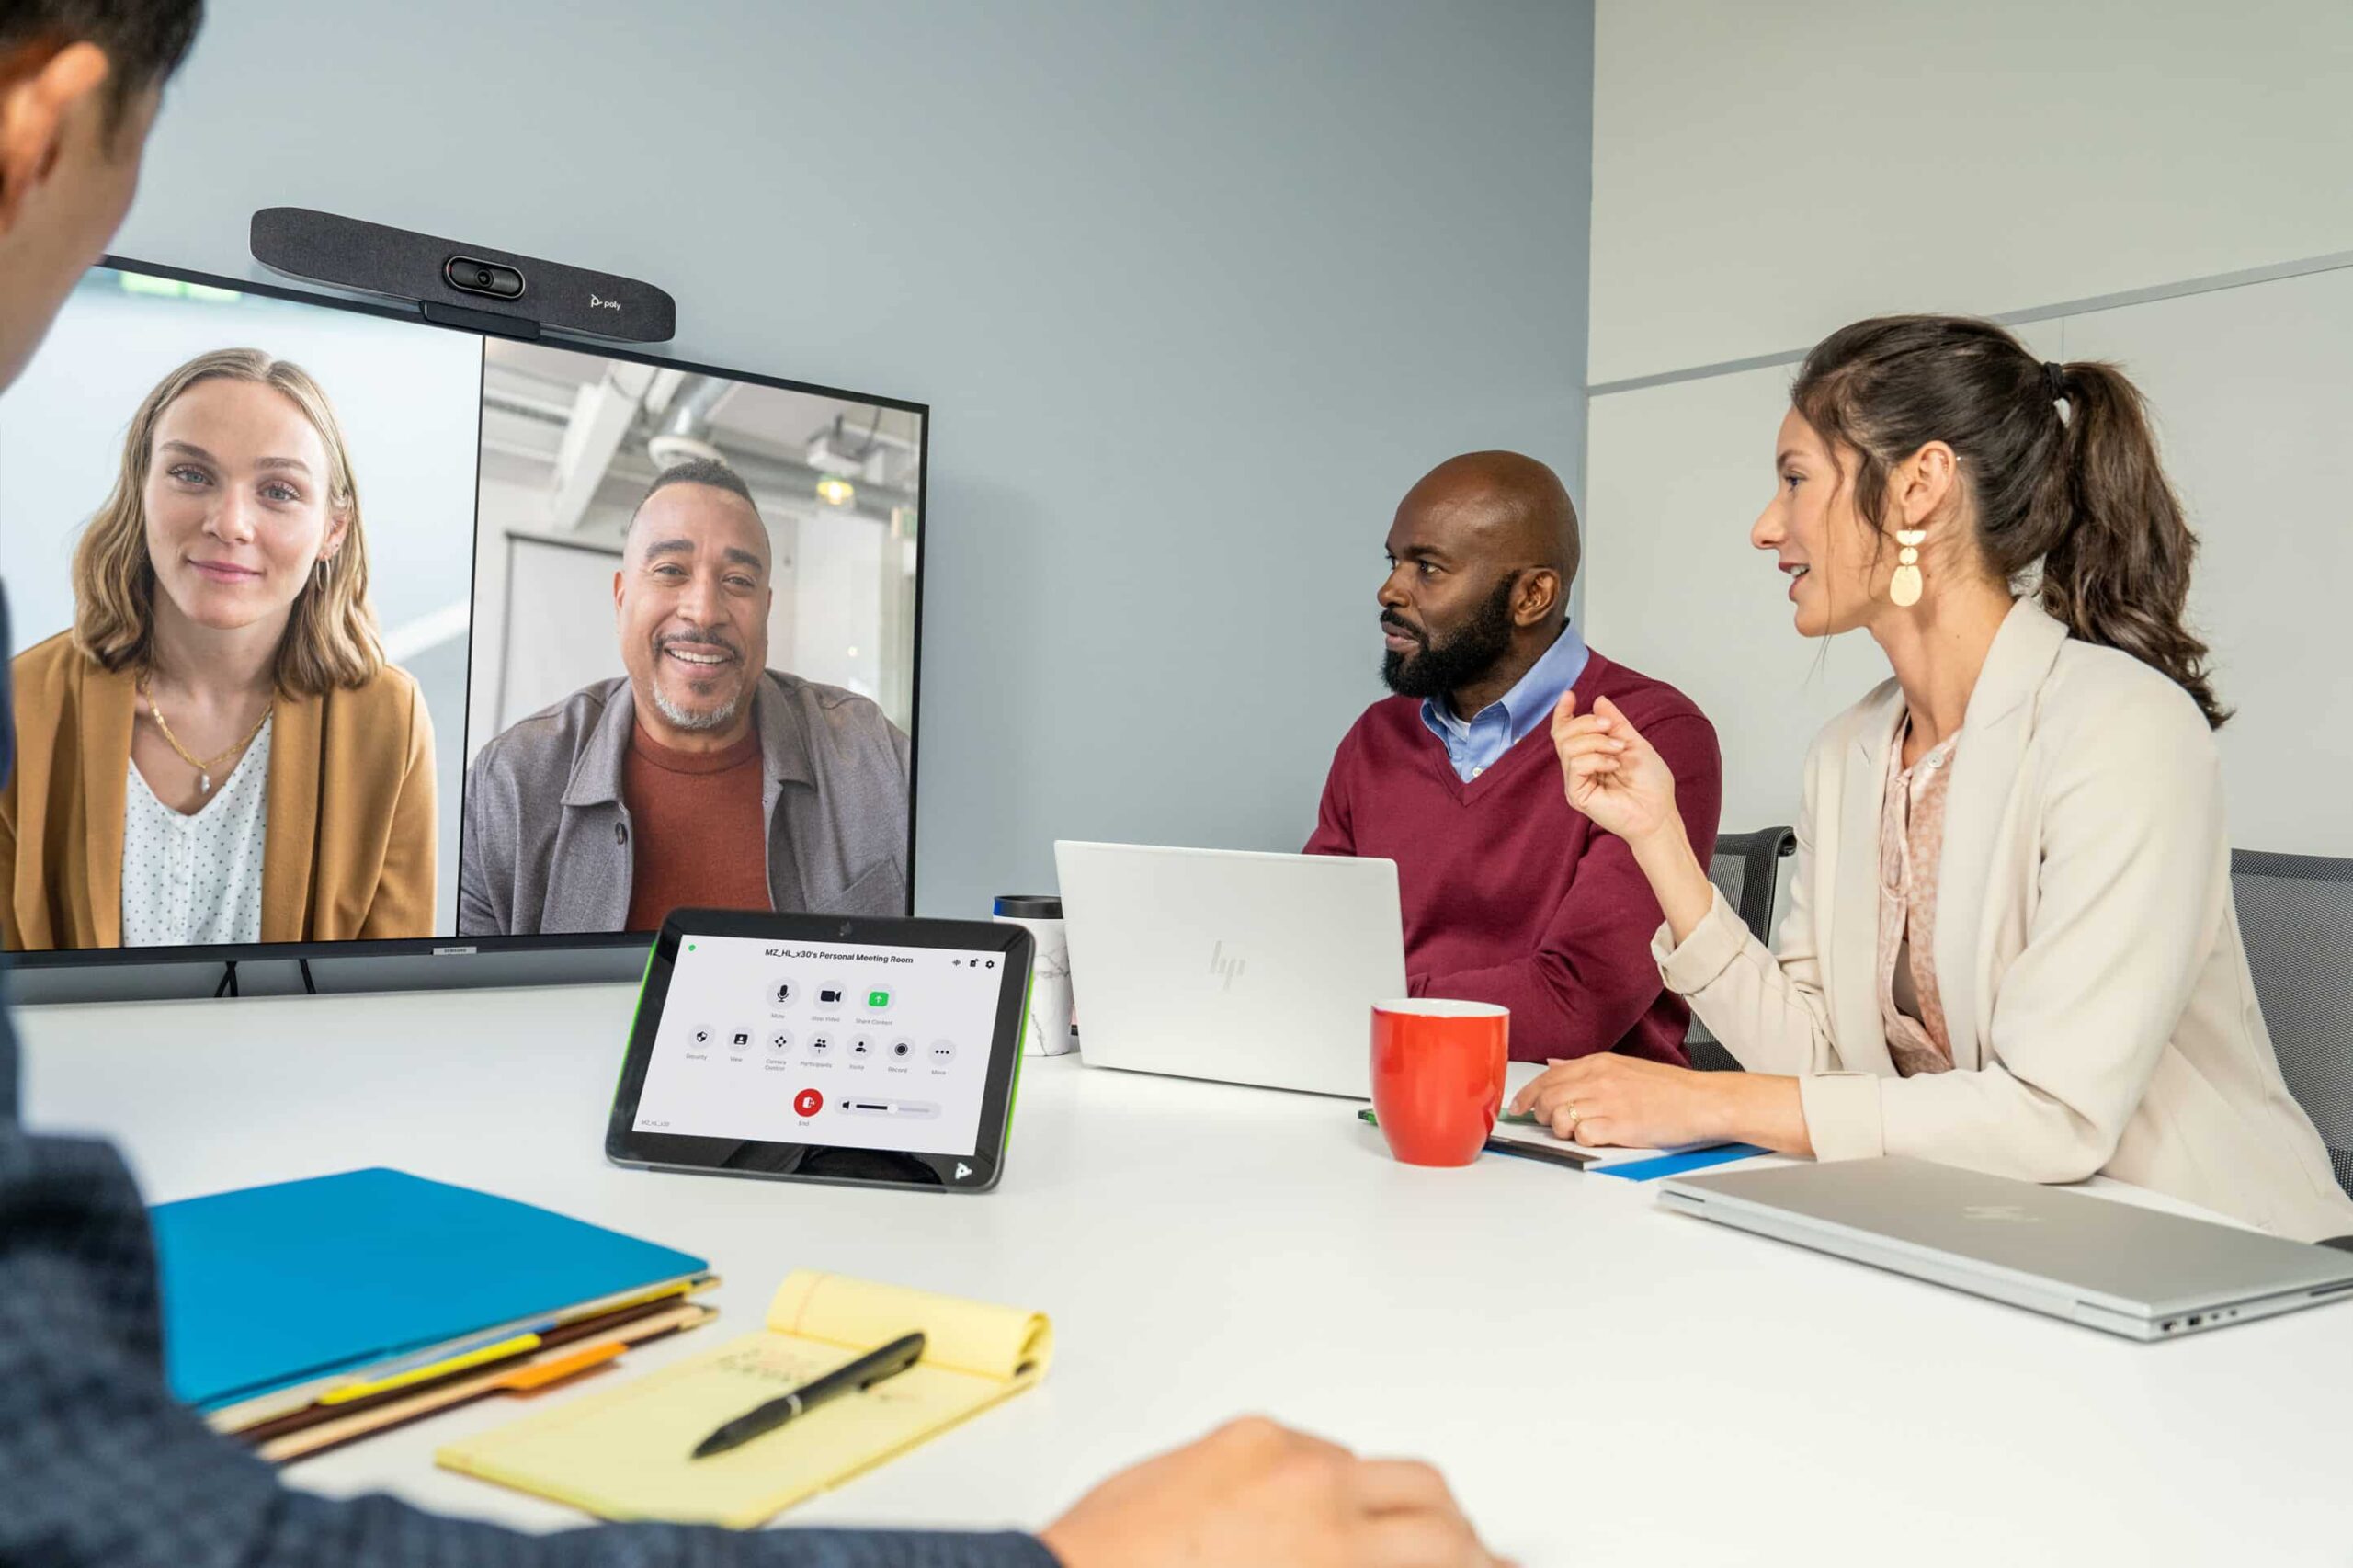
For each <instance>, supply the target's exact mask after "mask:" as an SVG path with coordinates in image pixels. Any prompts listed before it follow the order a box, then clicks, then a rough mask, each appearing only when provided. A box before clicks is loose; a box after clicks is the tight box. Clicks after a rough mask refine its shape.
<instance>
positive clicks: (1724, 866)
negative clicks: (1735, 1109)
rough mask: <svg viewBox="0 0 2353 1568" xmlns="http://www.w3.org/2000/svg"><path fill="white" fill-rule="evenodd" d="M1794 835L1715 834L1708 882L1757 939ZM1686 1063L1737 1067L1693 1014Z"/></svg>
mask: <svg viewBox="0 0 2353 1568" xmlns="http://www.w3.org/2000/svg"><path fill="white" fill-rule="evenodd" d="M1797 849H1798V835H1796V834H1794V833H1792V832H1790V830H1789V829H1788V828H1786V827H1768V828H1760V829H1758V830H1757V831H1756V832H1755V833H1731V834H1720V835H1717V838H1716V852H1715V854H1714V855H1712V856H1711V857H1710V858H1709V859H1708V880H1709V881H1711V882H1713V883H1715V884H1716V887H1717V888H1718V889H1719V890H1720V891H1721V892H1722V893H1723V895H1724V902H1725V903H1728V904H1731V905H1732V907H1733V911H1734V912H1735V913H1737V914H1738V915H1739V916H1740V920H1741V924H1742V925H1744V926H1747V927H1748V928H1749V930H1751V931H1752V932H1754V933H1756V939H1757V940H1758V941H1760V942H1765V943H1770V942H1771V941H1772V939H1773V932H1772V926H1773V892H1774V888H1775V885H1776V884H1777V883H1778V881H1779V879H1780V870H1781V862H1782V860H1783V859H1785V858H1788V857H1789V856H1791V855H1794V854H1796V853H1797ZM1683 1051H1684V1054H1685V1055H1687V1056H1688V1057H1690V1058H1691V1065H1692V1066H1694V1067H1704V1068H1707V1069H1709V1070H1710V1071H1711V1072H1732V1073H1737V1072H1739V1071H1740V1063H1739V1062H1735V1061H1733V1055H1732V1052H1731V1051H1726V1050H1725V1049H1724V1048H1723V1047H1722V1046H1721V1045H1718V1044H1717V1043H1716V1040H1715V1037H1714V1036H1713V1035H1711V1034H1710V1033H1709V1032H1708V1027H1707V1026H1706V1025H1705V1024H1703V1023H1701V1022H1700V1021H1699V1017H1697V1016H1696V1015H1695V1016H1694V1017H1692V1019H1691V1030H1690V1032H1689V1033H1688V1034H1687V1035H1686V1036H1684V1039H1683Z"/></svg>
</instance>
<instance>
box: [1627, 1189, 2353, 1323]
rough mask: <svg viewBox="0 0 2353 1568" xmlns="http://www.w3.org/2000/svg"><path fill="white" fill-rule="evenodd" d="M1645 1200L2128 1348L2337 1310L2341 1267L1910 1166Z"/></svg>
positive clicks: (2127, 1209) (2129, 1208) (1662, 1192)
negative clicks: (2329, 1304)
mask: <svg viewBox="0 0 2353 1568" xmlns="http://www.w3.org/2000/svg"><path fill="white" fill-rule="evenodd" d="M1658 1200H1659V1205H1660V1207H1662V1208H1665V1209H1674V1210H1679V1211H1681V1212H1683V1213H1686V1214H1697V1215H1698V1216H1699V1218H1701V1219H1703V1220H1713V1221H1716V1222H1717V1223H1718V1224H1720V1225H1733V1226H1736V1227H1738V1228H1739V1229H1741V1230H1744V1231H1754V1232H1756V1233H1757V1234H1758V1235H1762V1236H1772V1237H1775V1238H1777V1239H1779V1240H1781V1241H1785V1242H1795V1243H1797V1244H1799V1245H1800V1246H1806V1247H1812V1248H1813V1249H1814V1250H1816V1251H1817V1252H1827V1253H1835V1254H1836V1255H1837V1256H1840V1257H1848V1258H1853V1259H1854V1260H1855V1261H1856V1262H1858V1263H1868V1264H1870V1265H1872V1266H1873V1267H1878V1268H1885V1269H1889V1270H1892V1271H1893V1272H1894V1273H1897V1274H1908V1275H1910V1276H1911V1277H1912V1278H1915V1279H1926V1280H1927V1281H1928V1282H1929V1283H1931V1284H1935V1285H1949V1286H1951V1287H1952V1288H1953V1289H1954V1290H1967V1291H1969V1292H1970V1293H1971V1294H1972V1295H1977V1296H1990V1297H1992V1298H1993V1299H1994V1300H1995V1301H2007V1302H2009V1303H2010V1304H2011V1305H2012V1306H2018V1307H2026V1308H2029V1309H2030V1310H2032V1311H2034V1312H2047V1313H2049V1314H2050V1315H2051V1316H2052V1317H2061V1318H2066V1319H2068V1320H2070V1321H2071V1322H2074V1323H2080V1324H2088V1325H2090V1326H2091V1327H2093V1328H2100V1329H2106V1330H2107V1331H2108V1332H2109V1333H2110V1334H2120V1335H2124V1336H2125V1337H2126V1338H2128V1339H2173V1338H2177V1337H2179V1336H2180V1335H2185V1334H2195V1333H2198V1332H2200V1331H2201V1330H2204V1329H2211V1328H2221V1327H2223V1326H2225V1325H2227V1324H2234V1323H2245V1322H2247V1321H2249V1320H2250V1319H2254V1318H2261V1317H2270V1316H2271V1315H2273V1314H2274V1313H2276V1312H2294V1311H2295V1310H2296V1309H2297V1308H2299V1307H2312V1306H2318V1305H2320V1304H2321V1303H2323V1302H2325V1301H2346V1300H2348V1299H2353V1253H2343V1252H2337V1251H2336V1250H2334V1249H2332V1248H2329V1247H2321V1246H2312V1245H2308V1244H2305V1243H2302V1242H2291V1241H2283V1240H2281V1239H2280V1238H2279V1237H2278V1236H2268V1235H2265V1234H2263V1233H2261V1232H2258V1231H2244V1230H2240V1229H2238V1228H2237V1227H2235V1226H2233V1225H2222V1224H2217V1223H2215V1222H2214V1221H2211V1220H2192V1219H2189V1218H2187V1217H2185V1216H2183V1215H2179V1214H2164V1213H2160V1212H2158V1211H2157V1210H2154V1209H2143V1208H2141V1207H2139V1206H2138V1205H2135V1204H2131V1203H2120V1202H2117V1201H2114V1200H2112V1199H2104V1198H2093V1197H2090V1196H2088V1195H2086V1194H2084V1193H2080V1192H2064V1191H2061V1190H2058V1189H2056V1188H2053V1187H2040V1186H2037V1185H2036V1184H2035V1183H2033V1182H2027V1181H2013V1180H2011V1179H2010V1178H2009V1177H2007V1176H1984V1175H1980V1174H1979V1173H1977V1172H1975V1171H1964V1170H1956V1169H1954V1168H1953V1167H1951V1166H1949V1165H1931V1164H1929V1163H1928V1162H1927V1161H1925V1160H1904V1159H1880V1160H1841V1161H1836V1162H1834V1163H1832V1164H1829V1165H1812V1164H1808V1165H1782V1166H1778V1167H1775V1168H1773V1169H1770V1170H1759V1171H1743V1172H1736V1173H1734V1174H1733V1175H1729V1176H1678V1177H1677V1178H1675V1179H1674V1180H1671V1181H1668V1182H1665V1183H1664V1184H1662V1185H1661V1187H1660V1188H1659V1195H1658Z"/></svg>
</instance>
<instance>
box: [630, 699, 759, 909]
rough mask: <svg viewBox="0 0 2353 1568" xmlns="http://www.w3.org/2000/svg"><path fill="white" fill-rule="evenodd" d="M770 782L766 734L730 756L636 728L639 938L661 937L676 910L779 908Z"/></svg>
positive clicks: (633, 766) (634, 875) (633, 816)
mask: <svg viewBox="0 0 2353 1568" xmlns="http://www.w3.org/2000/svg"><path fill="white" fill-rule="evenodd" d="M763 781H764V780H763V776H762V772H761V768H760V734H759V732H758V731H757V730H750V731H746V732H745V735H744V738H743V739H742V740H740V741H738V742H736V743H735V744H733V745H732V746H729V747H728V748H727V749H726V750H725V751H719V752H691V751H673V750H671V749H670V748H669V747H668V746H665V745H664V744H661V743H660V742H659V741H657V740H655V739H654V737H653V736H652V735H649V734H647V733H645V726H644V725H643V724H639V725H637V726H635V729H634V732H633V733H631V736H630V746H629V756H628V758H627V759H626V760H625V761H624V762H623V763H622V765H621V800H622V801H623V802H624V803H625V804H626V805H627V806H628V807H629V814H630V825H631V848H630V861H631V875H630V894H629V927H628V928H629V929H630V930H631V931H652V930H654V929H656V928H658V927H659V926H661V924H662V917H663V916H664V915H667V914H669V913H670V911H672V910H674V909H684V908H703V909H767V908H768V907H770V905H769V902H768V824H767V822H766V821H765V820H764V819H763V818H762V817H761V815H760V786H761V784H762V782H763Z"/></svg>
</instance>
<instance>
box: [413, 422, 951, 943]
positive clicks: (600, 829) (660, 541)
mask: <svg viewBox="0 0 2353 1568" xmlns="http://www.w3.org/2000/svg"><path fill="white" fill-rule="evenodd" d="M770 560H771V551H770V549H769V544H768V530H767V524H766V523H764V522H762V521H761V519H760V513H759V508H758V507H757V506H755V505H754V504H753V501H752V493H751V491H750V490H749V489H748V488H746V487H745V483H744V481H743V480H742V479H741V478H739V477H737V475H736V473H735V472H734V471H733V469H731V468H729V467H728V466H727V465H726V464H724V463H722V462H716V461H712V460H708V459H697V460H694V461H691V462H687V463H681V464H679V465H678V466H676V467H675V468H671V469H667V470H665V471H664V472H663V473H662V474H661V476H660V477H659V478H657V479H655V480H654V483H653V486H652V487H651V488H650V489H648V490H647V491H646V493H645V496H644V498H643V499H642V500H641V501H640V502H639V503H638V506H637V511H636V513H635V514H634V515H633V516H632V517H631V519H630V525H629V533H628V536H627V538H626V539H625V540H623V541H622V547H621V563H620V569H619V570H617V571H616V572H615V573H614V574H613V615H614V621H615V625H616V627H617V630H618V631H619V635H620V653H621V666H622V668H623V669H624V670H626V671H627V672H628V673H627V674H626V675H622V676H613V677H612V678H610V679H608V680H600V681H597V683H595V684H594V685H592V686H589V687H585V688H584V689H582V690H580V691H575V692H574V693H573V694H572V695H571V696H570V697H567V698H565V699H563V701H562V702H559V703H557V704H555V705H554V706H553V707H551V708H547V709H543V710H540V712H537V713H534V714H532V715H531V716H530V717H529V718H528V719H524V720H521V721H519V722H517V723H515V724H514V725H512V726H510V727H509V728H508V729H506V731H505V732H503V733H500V734H499V735H497V736H496V737H495V738H494V739H493V740H492V741H491V742H490V744H487V745H485V746H483V748H482V755H481V756H477V757H475V758H474V761H473V766H472V767H470V768H469V769H467V775H466V806H465V810H466V832H465V849H464V863H463V865H462V866H461V867H460V869H459V874H458V929H459V930H460V932H461V933H462V934H464V935H466V936H529V935H534V934H537V933H540V932H548V931H552V932H569V931H651V930H653V929H654V928H655V927H656V926H660V925H661V924H662V917H663V916H664V915H667V914H668V913H669V912H670V911H671V910H673V909H675V908H677V907H680V906H681V905H687V904H699V905H702V906H705V907H710V908H721V909H777V910H803V909H808V910H820V911H823V912H824V913H825V914H828V915H904V914H905V913H906V911H907V870H908V868H907V811H908V802H909V796H908V790H907V737H906V736H905V734H904V733H902V732H901V731H900V729H899V727H898V726H897V725H895V724H893V723H892V722H891V721H890V720H889V719H887V718H885V717H884V716H883V713H882V710H881V709H880V708H878V707H877V706H875V705H874V704H873V703H872V702H870V701H869V700H868V699H865V698H863V697H860V696H858V694H857V693H856V692H853V691H846V690H844V689H843V688H842V687H837V686H824V685H822V684H820V683H818V682H816V681H812V680H803V679H801V677H800V676H790V675H783V674H780V673H779V672H778V671H775V670H772V669H769V668H768V667H767V654H768V607H769V604H770V602H771V601H772V600H773V599H774V598H775V597H776V590H775V589H774V588H772V587H770V586H769V584H768V571H769V565H770Z"/></svg>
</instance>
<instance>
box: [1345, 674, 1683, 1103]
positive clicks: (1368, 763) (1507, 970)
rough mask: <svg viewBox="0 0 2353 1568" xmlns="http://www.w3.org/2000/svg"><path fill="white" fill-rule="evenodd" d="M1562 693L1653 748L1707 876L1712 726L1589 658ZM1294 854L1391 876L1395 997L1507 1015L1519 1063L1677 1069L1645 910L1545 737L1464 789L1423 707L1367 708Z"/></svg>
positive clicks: (1678, 1029)
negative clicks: (1398, 978)
mask: <svg viewBox="0 0 2353 1568" xmlns="http://www.w3.org/2000/svg"><path fill="white" fill-rule="evenodd" d="M1576 693H1577V710H1578V711H1579V712H1581V713H1582V712H1586V711H1588V710H1590V709H1591V708H1592V706H1593V700H1594V699H1595V698H1597V697H1607V698H1608V699H1609V700H1610V701H1612V702H1614V703H1616V704H1617V705H1618V707H1619V709H1620V711H1622V712H1623V713H1624V714H1625V715H1626V718H1627V719H1628V721H1629V722H1631V723H1632V724H1633V726H1634V728H1636V729H1637V730H1639V731H1641V732H1642V733H1643V738H1644V739H1646V740H1648V741H1649V742H1650V743H1651V744H1653V745H1654V746H1655V747H1657V748H1658V753H1659V755H1660V756H1663V757H1665V759H1666V765H1667V767H1670V768H1672V769H1673V770H1674V773H1675V803H1676V806H1677V809H1678V810H1680V811H1681V812H1682V813H1683V825H1684V828H1685V830H1686V831H1687V832H1688V833H1689V834H1690V835H1691V847H1692V848H1693V849H1695V850H1697V851H1698V852H1699V863H1700V864H1701V865H1705V864H1707V861H1708V857H1709V855H1710V854H1711V852H1712V850H1713V849H1714V847H1715V842H1716V815H1717V812H1718V810H1719V808H1720V807H1721V805H1722V799H1723V769H1722V760H1721V758H1720V757H1719V756H1718V755H1717V751H1716V732H1715V727H1714V726H1713V725H1711V724H1710V723H1709V722H1708V721H1707V718H1706V716H1705V715H1704V714H1702V713H1701V712H1700V711H1699V709H1698V708H1696V707H1694V706H1693V705H1692V703H1691V701H1690V699H1688V698H1687V697H1685V696H1684V695H1683V694H1682V693H1681V692H1679V691H1677V690H1676V689H1675V688H1674V687H1671V686H1668V685H1666V684H1665V683H1664V682H1661V681H1654V680H1652V679H1651V678H1650V677H1649V676H1641V675H1637V674H1635V673H1634V672H1633V671H1632V670H1630V669H1627V668H1626V667H1625V666H1624V665H1616V664H1612V663H1610V661H1608V659H1605V658H1603V657H1602V656H1601V655H1600V654H1599V653H1595V654H1593V655H1592V658H1591V660H1590V661H1589V662H1588V663H1587V664H1586V667H1585V671H1584V673H1583V674H1582V675H1580V676H1578V677H1577V684H1576ZM1307 852H1308V853H1309V854H1311V855H1365V856H1376V857H1379V858H1383V859H1390V860H1394V861H1396V862H1397V891H1398V894H1399V896H1400V898H1401V899H1402V901H1403V903H1404V916H1405V973H1406V977H1407V989H1408V990H1410V991H1411V992H1412V993H1413V994H1415V995H1416V996H1450V997H1457V998H1460V999H1461V1000H1464V1001H1471V1002H1498V1003H1501V1004H1502V1005H1503V1006H1506V1007H1509V1008H1510V1009H1511V1053H1512V1055H1513V1056H1514V1057H1515V1058H1516V1059H1518V1060H1519V1061H1522V1062H1541V1061H1544V1060H1546V1059H1547V1058H1550V1057H1568V1056H1584V1055H1586V1054H1587V1053H1589V1052H1592V1051H1609V1050H1613V1049H1614V1050H1618V1051H1624V1052H1626V1053H1627V1054H1628V1055H1630V1056H1646V1057H1649V1058H1650V1059H1652V1060H1653V1061H1655V1062H1674V1063H1677V1064H1678V1065H1680V1064H1682V1063H1683V1062H1684V1055H1683V1036H1684V1032H1685V1030H1686V1028H1688V1025H1689V1022H1690V1012H1689V1009H1688V1008H1687V1007H1686V1006H1684V1005H1683V1003H1682V1001H1681V1000H1680V999H1679V998H1677V997H1676V996H1675V995H1673V994H1671V993H1669V992H1667V991H1666V990H1665V987H1664V986H1663V985H1661V983H1660V982H1659V973H1658V965H1657V964H1656V963H1655V962H1654V961H1653V960H1652V958H1651V952H1650V946H1651V936H1652V934H1653V933H1654V932H1655V931H1656V930H1657V929H1658V926H1659V920H1660V918H1661V916H1660V915H1659V908H1658V901H1657V900H1656V899H1654V898H1653V897H1652V896H1651V890H1650V884H1649V883H1648V882H1647V881H1644V880H1643V873H1642V869H1641V868H1640V867H1638V866H1636V865H1635V864H1634V857H1633V854H1632V852H1631V851H1630V850H1629V849H1628V848H1627V847H1626V844H1625V841H1624V840H1623V839H1620V838H1617V837H1614V836H1612V835H1609V834H1607V833H1604V832H1602V831H1601V830H1600V829H1599V828H1597V827H1595V826H1594V825H1593V824H1592V823H1591V822H1589V821H1587V820H1586V818H1585V817H1584V816H1582V815H1580V814H1579V813H1578V812H1575V811H1574V810H1572V809H1571V808H1570V806H1569V802H1568V797H1567V795H1566V794H1565V792H1564V791H1563V787H1562V782H1561V764H1560V761H1559V759H1558V758H1557V757H1556V756H1554V755H1553V751H1552V732H1551V726H1550V725H1549V724H1547V725H1540V726H1538V727H1537V728H1536V729H1535V730H1533V731H1531V732H1530V733H1529V734H1528V735H1527V736H1525V737H1524V738H1522V739H1521V740H1520V741H1519V743H1518V744H1516V745H1514V746H1513V747H1512V748H1511V749H1510V750H1509V751H1507V752H1506V753H1504V755H1503V756H1502V758H1501V759H1500V760H1499V761H1497V762H1496V763H1495V766H1494V767H1490V768H1488V769H1487V771H1486V772H1484V773H1483V774H1481V775H1480V776H1479V777H1478V778H1474V779H1472V780H1471V781H1470V782H1469V783H1467V784H1466V783H1464V782H1463V781H1462V780H1461V779H1460V778H1456V777H1455V775H1454V768H1453V767H1452V766H1451V765H1450V764H1449V762H1448V761H1447V756H1446V747H1445V745H1444V744H1441V743H1440V742H1439V740H1438V737H1437V736H1436V735H1434V734H1431V733H1430V732H1429V726H1428V725H1427V724H1425V723H1423V722H1422V705H1421V702H1420V699H1416V698H1407V697H1392V698H1387V699H1383V700H1381V701H1380V702H1376V703H1374V704H1373V705H1372V706H1371V707H1370V708H1368V709H1366V710H1365V711H1364V717H1362V718H1360V719H1358V721H1357V722H1356V727H1355V728H1354V729H1352V730H1350V731H1349V732H1348V733H1347V736H1346V738H1344V739H1343V740H1342V741H1341V742H1340V749H1339V752H1338V754H1337V755H1336V756H1334V757H1333V758H1332V774H1331V777H1330V778H1327V779H1326V780H1325V781H1324V804H1323V808H1322V810H1321V812H1319V813H1318V819H1317V822H1316V824H1315V836H1314V837H1313V838H1311V839H1309V840H1308V843H1307Z"/></svg>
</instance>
